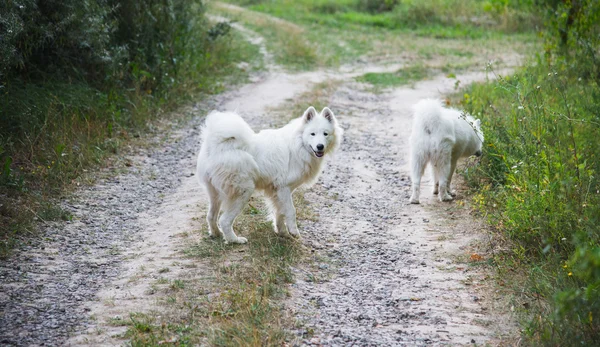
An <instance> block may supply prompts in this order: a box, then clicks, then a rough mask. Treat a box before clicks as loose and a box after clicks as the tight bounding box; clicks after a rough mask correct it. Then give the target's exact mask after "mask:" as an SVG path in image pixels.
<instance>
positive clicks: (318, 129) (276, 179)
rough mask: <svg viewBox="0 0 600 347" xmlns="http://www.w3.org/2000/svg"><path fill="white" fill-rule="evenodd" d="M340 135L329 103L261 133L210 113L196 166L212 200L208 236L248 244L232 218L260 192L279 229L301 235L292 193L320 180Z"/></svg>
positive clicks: (225, 115)
mask: <svg viewBox="0 0 600 347" xmlns="http://www.w3.org/2000/svg"><path fill="white" fill-rule="evenodd" d="M342 134H343V131H342V129H341V128H340V127H339V125H338V122H337V120H336V118H335V116H334V114H333V112H332V111H331V110H330V109H329V108H327V107H325V108H324V109H323V110H322V111H321V113H319V112H317V111H316V110H315V109H314V107H312V106H311V107H309V108H308V109H307V110H306V111H305V112H304V114H303V115H302V117H299V118H296V119H294V120H293V121H291V122H290V123H289V124H287V125H286V126H284V127H282V128H279V129H267V130H262V131H260V132H259V133H255V132H254V131H253V130H252V129H251V128H250V126H249V125H248V123H246V122H245V121H244V120H243V119H242V118H241V117H240V116H239V115H237V114H236V113H233V112H217V111H213V112H212V113H210V114H209V115H208V116H207V117H206V122H205V125H204V127H203V129H202V145H201V147H200V154H199V155H198V164H197V177H198V178H199V180H200V182H201V183H202V184H203V185H204V186H205V187H206V190H207V192H208V196H209V198H210V201H209V207H208V214H207V217H206V220H207V222H208V227H209V233H210V235H211V236H214V237H220V236H223V237H224V238H225V241H226V242H229V243H246V242H247V239H246V238H244V237H239V236H237V235H236V234H235V232H234V231H233V222H234V220H235V218H236V217H237V216H238V215H239V214H240V213H241V212H242V209H243V208H244V207H245V206H246V204H247V203H248V200H249V199H250V196H251V195H252V193H253V192H254V191H255V190H259V191H262V192H263V193H264V196H265V198H266V200H267V203H268V204H269V206H270V208H271V212H272V215H273V222H274V226H275V229H276V232H278V233H280V234H283V233H285V230H286V227H287V231H288V232H289V233H290V234H291V235H293V236H298V235H299V232H298V226H297V225H296V208H295V207H294V205H293V202H292V193H293V192H294V190H295V189H296V188H298V187H300V186H310V185H312V184H313V183H314V182H315V181H316V180H317V178H318V176H319V174H320V173H321V171H322V169H323V165H324V163H325V158H326V157H327V156H328V155H330V154H331V153H332V152H333V151H335V150H336V149H337V148H338V147H339V145H340V143H341V141H342ZM219 212H221V215H220V217H219Z"/></svg>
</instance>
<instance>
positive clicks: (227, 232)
mask: <svg viewBox="0 0 600 347" xmlns="http://www.w3.org/2000/svg"><path fill="white" fill-rule="evenodd" d="M253 191H254V190H253V189H245V190H243V191H242V192H240V194H236V195H235V196H228V197H227V198H226V200H225V202H224V204H223V212H222V213H221V218H219V225H220V226H221V228H222V231H223V236H224V238H225V241H227V242H229V243H246V242H248V239H246V238H245V237H240V236H237V235H236V234H235V232H233V222H234V221H235V218H236V217H237V216H238V215H239V214H240V213H241V212H242V209H243V208H244V206H246V204H247V203H248V201H249V200H250V197H251V196H252V193H253Z"/></svg>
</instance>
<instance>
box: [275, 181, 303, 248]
mask: <svg viewBox="0 0 600 347" xmlns="http://www.w3.org/2000/svg"><path fill="white" fill-rule="evenodd" d="M277 200H278V205H279V206H280V207H281V213H282V214H283V215H284V216H285V224H286V226H287V230H288V232H289V233H290V234H292V235H293V236H296V237H297V236H300V233H299V232H298V226H297V225H296V208H295V207H294V202H293V201H292V191H291V190H290V189H289V188H287V187H286V188H282V189H279V190H278V191H277Z"/></svg>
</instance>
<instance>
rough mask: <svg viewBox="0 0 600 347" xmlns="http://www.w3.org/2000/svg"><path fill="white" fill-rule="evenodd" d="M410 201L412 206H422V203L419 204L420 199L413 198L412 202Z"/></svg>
mask: <svg viewBox="0 0 600 347" xmlns="http://www.w3.org/2000/svg"><path fill="white" fill-rule="evenodd" d="M409 201H410V203H411V204H414V205H418V204H420V202H419V200H418V199H413V198H410V200H409Z"/></svg>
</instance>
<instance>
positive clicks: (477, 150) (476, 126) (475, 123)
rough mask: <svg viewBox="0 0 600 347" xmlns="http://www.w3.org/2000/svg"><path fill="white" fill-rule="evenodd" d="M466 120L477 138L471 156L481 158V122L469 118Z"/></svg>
mask: <svg viewBox="0 0 600 347" xmlns="http://www.w3.org/2000/svg"><path fill="white" fill-rule="evenodd" d="M468 120H469V123H471V126H472V127H473V130H475V134H476V135H477V138H478V139H479V141H477V145H476V146H475V153H473V155H475V156H477V157H481V154H482V151H481V149H482V147H483V131H481V121H480V120H479V119H473V118H470V119H468Z"/></svg>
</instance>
